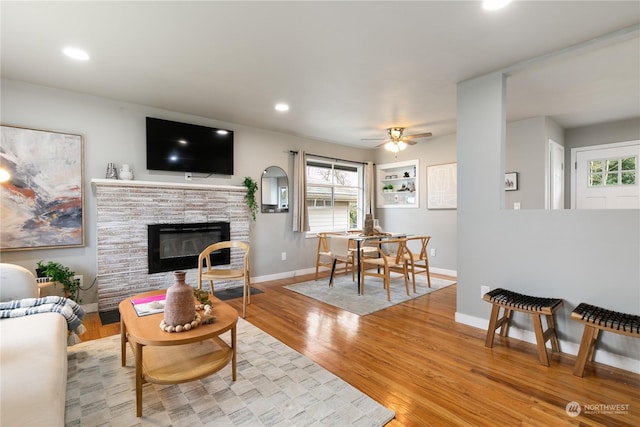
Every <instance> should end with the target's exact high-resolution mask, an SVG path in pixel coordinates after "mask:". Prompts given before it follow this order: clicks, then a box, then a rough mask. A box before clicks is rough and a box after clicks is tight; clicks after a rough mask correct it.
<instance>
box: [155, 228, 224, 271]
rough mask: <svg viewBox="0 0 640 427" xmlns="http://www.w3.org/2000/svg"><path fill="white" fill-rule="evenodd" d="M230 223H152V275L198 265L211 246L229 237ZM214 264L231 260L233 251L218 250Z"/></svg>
mask: <svg viewBox="0 0 640 427" xmlns="http://www.w3.org/2000/svg"><path fill="white" fill-rule="evenodd" d="M229 235H230V227H229V223H228V222H200V223H192V224H150V225H148V243H149V274H152V273H160V272H163V271H174V270H182V269H191V268H197V267H198V256H199V255H200V252H202V251H203V250H204V249H205V248H206V247H207V246H209V245H211V244H213V243H217V242H223V241H226V240H229ZM211 263H212V265H225V264H230V263H231V250H230V249H223V250H221V251H217V252H214V253H213V255H212V258H211Z"/></svg>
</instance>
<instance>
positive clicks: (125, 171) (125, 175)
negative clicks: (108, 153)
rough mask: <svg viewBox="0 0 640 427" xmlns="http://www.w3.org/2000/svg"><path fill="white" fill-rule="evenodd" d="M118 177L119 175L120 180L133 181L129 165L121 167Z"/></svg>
mask: <svg viewBox="0 0 640 427" xmlns="http://www.w3.org/2000/svg"><path fill="white" fill-rule="evenodd" d="M119 175H120V179H125V180H129V179H133V171H132V170H131V168H130V167H129V165H122V167H121V168H120V174H119Z"/></svg>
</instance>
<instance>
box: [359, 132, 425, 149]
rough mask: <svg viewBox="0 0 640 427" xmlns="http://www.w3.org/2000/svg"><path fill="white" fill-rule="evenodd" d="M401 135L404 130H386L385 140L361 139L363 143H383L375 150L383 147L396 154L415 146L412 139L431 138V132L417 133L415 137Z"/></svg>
mask: <svg viewBox="0 0 640 427" xmlns="http://www.w3.org/2000/svg"><path fill="white" fill-rule="evenodd" d="M403 133H404V128H398V127H396V128H388V129H387V135H388V138H387V139H379V138H376V139H363V141H385V142H383V143H382V144H380V145H378V146H377V147H376V148H378V147H383V146H384V148H385V149H387V150H388V151H391V152H393V153H397V152H398V151H402V150H404V149H405V148H407V145H415V144H416V141H414V139H418V138H428V137H430V136H431V132H425V133H418V134H415V135H403Z"/></svg>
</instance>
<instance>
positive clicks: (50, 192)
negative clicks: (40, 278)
mask: <svg viewBox="0 0 640 427" xmlns="http://www.w3.org/2000/svg"><path fill="white" fill-rule="evenodd" d="M0 175H4V177H3V178H0V180H1V182H0V206H1V209H0V221H1V222H0V250H1V251H17V250H29V249H51V248H68V247H79V246H84V244H85V241H84V238H85V236H84V234H85V233H84V188H83V182H84V162H83V141H82V136H80V135H74V134H67V133H61V132H51V131H45V130H37V129H27V128H21V127H15V126H6V125H2V126H0Z"/></svg>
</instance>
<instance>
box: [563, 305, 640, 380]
mask: <svg viewBox="0 0 640 427" xmlns="http://www.w3.org/2000/svg"><path fill="white" fill-rule="evenodd" d="M571 318H572V319H574V320H577V321H578V322H582V323H584V332H583V333H582V341H581V342H580V349H579V350H578V357H577V358H576V364H575V366H574V367H573V375H576V376H578V377H582V376H583V375H584V368H585V366H586V364H587V362H588V361H589V362H590V361H592V360H593V355H594V353H595V347H596V341H597V340H598V335H599V334H600V331H607V332H615V333H616V334H621V335H627V336H633V337H640V316H635V315H633V314H625V313H620V312H617V311H611V310H605V309H604V308H600V307H596V306H593V305H589V304H585V303H581V304H579V305H578V306H577V307H576V308H575V309H574V310H573V311H572V312H571Z"/></svg>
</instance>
